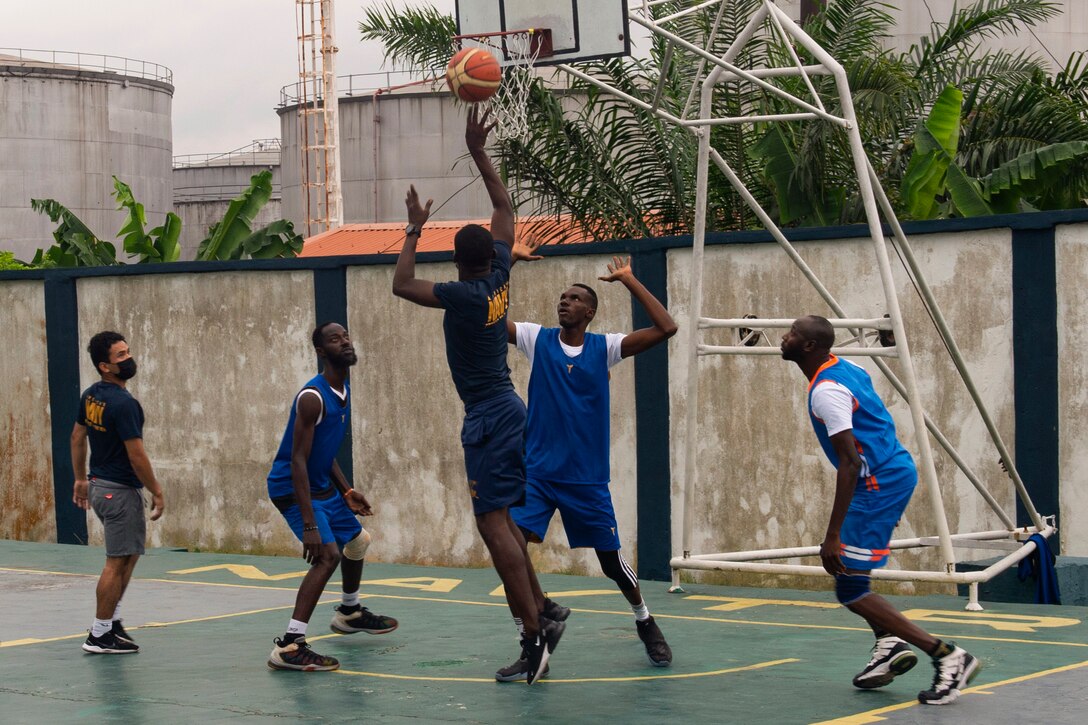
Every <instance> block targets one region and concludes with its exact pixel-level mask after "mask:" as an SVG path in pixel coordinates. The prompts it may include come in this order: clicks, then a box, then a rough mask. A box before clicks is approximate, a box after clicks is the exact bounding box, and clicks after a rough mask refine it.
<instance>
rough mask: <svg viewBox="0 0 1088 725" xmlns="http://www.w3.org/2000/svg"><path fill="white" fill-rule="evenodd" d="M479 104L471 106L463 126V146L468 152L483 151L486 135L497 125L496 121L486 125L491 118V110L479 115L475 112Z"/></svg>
mask: <svg viewBox="0 0 1088 725" xmlns="http://www.w3.org/2000/svg"><path fill="white" fill-rule="evenodd" d="M478 107H479V104H473V105H472V106H470V107H469V109H468V123H467V124H466V125H465V144H466V145H467V146H468V150H469V151H483V150H484V146H485V145H487V137H488V134H490V133H491V129H493V128H495V126H497V125H498V123H499V122H498V121H492V122H491V123H488V119H490V118H491V109H490V108H488V109H487V110H485V111H484V112H483V115H480V112H479V111H478V110H477V108H478Z"/></svg>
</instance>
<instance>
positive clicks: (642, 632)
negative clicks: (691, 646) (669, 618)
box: [635, 617, 672, 667]
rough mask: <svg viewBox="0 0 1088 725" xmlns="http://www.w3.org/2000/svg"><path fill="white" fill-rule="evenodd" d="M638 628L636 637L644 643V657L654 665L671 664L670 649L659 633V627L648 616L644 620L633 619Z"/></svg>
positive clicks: (664, 665) (665, 665)
mask: <svg viewBox="0 0 1088 725" xmlns="http://www.w3.org/2000/svg"><path fill="white" fill-rule="evenodd" d="M635 627H636V628H637V629H638V638H639V639H641V640H642V644H644V645H646V657H647V659H649V660H650V664H651V665H653V666H654V667H668V666H669V665H671V664H672V649H671V648H670V647H669V643H668V642H666V641H665V635H663V634H661V628H660V627H658V626H657V622H655V621H654V618H653V617H650V618H649V619H647V620H646V621H644V622H640V621H639V620H637V619H636V620H635Z"/></svg>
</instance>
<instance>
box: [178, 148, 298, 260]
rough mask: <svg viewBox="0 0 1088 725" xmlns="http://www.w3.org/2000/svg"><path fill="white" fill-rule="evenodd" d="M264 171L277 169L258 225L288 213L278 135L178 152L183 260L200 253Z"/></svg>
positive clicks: (258, 226) (258, 217)
mask: <svg viewBox="0 0 1088 725" xmlns="http://www.w3.org/2000/svg"><path fill="white" fill-rule="evenodd" d="M262 171H271V172H272V198H271V199H269V200H268V203H267V204H265V205H264V206H263V207H261V210H260V211H259V212H258V213H257V217H256V218H255V219H254V224H253V228H254V229H259V228H260V227H263V226H266V225H268V224H271V223H272V222H274V221H276V220H277V219H279V218H280V217H282V216H283V214H282V211H281V209H280V140H279V139H278V138H271V139H257V140H255V141H253V142H252V143H250V144H249V145H247V146H243V147H242V148H238V149H234V150H233V151H226V152H223V153H214V154H187V155H185V156H175V157H174V171H173V179H174V213H175V214H177V215H178V216H179V217H180V218H181V237H180V239H179V243H180V245H181V259H183V260H189V259H194V258H195V257H196V251H197V247H198V246H199V245H200V243H201V242H202V241H203V240H204V239H205V238H206V237H207V236H208V229H209V227H211V225H212V224H215V223H216V222H218V221H220V220H221V219H222V218H223V216H224V215H225V214H226V213H227V209H228V207H230V202H231V201H233V200H234V199H235V198H236V197H237V196H238V195H239V194H241V193H242V192H243V191H245V190H246V189H248V188H249V183H250V178H251V177H253V176H254V175H255V174H259V173H260V172H262Z"/></svg>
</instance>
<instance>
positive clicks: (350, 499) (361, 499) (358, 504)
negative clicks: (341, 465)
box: [344, 489, 374, 516]
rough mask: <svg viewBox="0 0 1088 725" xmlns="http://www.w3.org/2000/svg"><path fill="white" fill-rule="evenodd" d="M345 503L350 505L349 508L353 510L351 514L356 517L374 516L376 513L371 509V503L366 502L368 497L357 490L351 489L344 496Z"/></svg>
mask: <svg viewBox="0 0 1088 725" xmlns="http://www.w3.org/2000/svg"><path fill="white" fill-rule="evenodd" d="M344 503H346V504H347V505H348V508H349V509H351V512H352V513H353V514H355V515H356V516H373V515H374V511H373V510H372V509H371V508H370V502H369V501H367V500H366V496H364V495H363V494H362V493H360V492H359V491H356V490H355V489H351V490H349V491H348V492H347V493H345V494H344Z"/></svg>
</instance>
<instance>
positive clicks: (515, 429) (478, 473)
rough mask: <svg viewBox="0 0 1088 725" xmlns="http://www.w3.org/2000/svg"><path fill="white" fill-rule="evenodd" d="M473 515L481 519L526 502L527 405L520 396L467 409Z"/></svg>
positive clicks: (465, 440)
mask: <svg viewBox="0 0 1088 725" xmlns="http://www.w3.org/2000/svg"><path fill="white" fill-rule="evenodd" d="M461 445H462V446H463V447H464V449H465V473H466V475H467V476H468V490H469V495H471V496H472V512H473V513H474V514H476V515H477V516H479V515H480V514H486V513H488V512H489V511H496V510H498V509H501V508H507V507H510V506H520V505H521V503H522V501H524V500H525V403H523V402H521V398H519V397H518V396H517V393H515V392H513V391H510V393H508V394H504V395H500V396H498V397H495V398H490V399H488V400H485V401H483V402H482V403H476V404H475V405H473V406H472V407H471V408H466V411H465V423H464V425H463V426H462V427H461Z"/></svg>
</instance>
